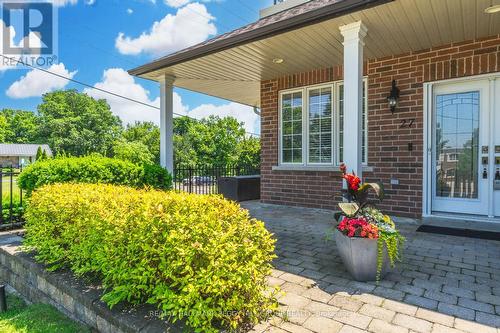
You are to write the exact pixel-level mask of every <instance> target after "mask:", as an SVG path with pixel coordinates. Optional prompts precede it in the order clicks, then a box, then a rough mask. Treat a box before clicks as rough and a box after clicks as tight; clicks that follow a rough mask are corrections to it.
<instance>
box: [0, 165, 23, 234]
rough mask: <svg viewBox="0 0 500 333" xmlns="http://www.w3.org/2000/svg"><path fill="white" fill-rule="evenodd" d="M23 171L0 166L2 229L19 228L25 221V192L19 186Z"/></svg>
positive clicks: (0, 224)
mask: <svg viewBox="0 0 500 333" xmlns="http://www.w3.org/2000/svg"><path fill="white" fill-rule="evenodd" d="M21 171H22V170H21V169H14V168H12V167H9V168H5V167H2V166H0V184H1V186H0V207H1V213H0V229H6V228H9V227H18V226H20V225H22V224H23V223H24V219H23V212H24V207H23V191H22V190H21V189H20V188H19V187H18V186H17V177H18V176H19V174H20V173H21Z"/></svg>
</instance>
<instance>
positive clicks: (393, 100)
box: [387, 80, 399, 113]
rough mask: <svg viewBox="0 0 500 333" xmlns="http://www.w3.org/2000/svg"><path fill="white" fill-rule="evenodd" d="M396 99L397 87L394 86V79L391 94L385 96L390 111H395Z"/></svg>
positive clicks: (397, 96) (397, 94)
mask: <svg viewBox="0 0 500 333" xmlns="http://www.w3.org/2000/svg"><path fill="white" fill-rule="evenodd" d="M398 100H399V88H398V87H396V80H392V89H391V94H390V95H389V96H387V101H388V102H389V106H390V108H391V112H392V113H394V111H396V107H397V106H398Z"/></svg>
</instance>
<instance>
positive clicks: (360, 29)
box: [340, 21, 367, 177]
mask: <svg viewBox="0 0 500 333" xmlns="http://www.w3.org/2000/svg"><path fill="white" fill-rule="evenodd" d="M366 32H367V29H366V27H365V26H364V25H363V23H362V22H361V21H358V22H354V23H350V24H347V25H344V26H341V27H340V33H341V34H342V36H344V163H345V164H346V165H347V168H348V169H347V171H348V172H351V170H354V172H356V174H357V175H358V176H359V177H361V176H362V171H363V165H362V150H361V143H362V130H363V127H362V120H363V117H362V115H363V114H362V112H363V47H364V46H365V44H364V42H363V39H364V38H365V36H366Z"/></svg>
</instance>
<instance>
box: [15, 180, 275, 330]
mask: <svg viewBox="0 0 500 333" xmlns="http://www.w3.org/2000/svg"><path fill="white" fill-rule="evenodd" d="M26 220H27V223H26V236H27V238H26V241H25V245H26V246H27V249H29V250H35V251H36V252H37V259H38V260H40V261H42V262H44V263H46V264H48V265H49V267H50V268H52V269H57V268H61V267H69V268H70V269H71V270H72V271H73V272H75V273H76V274H77V275H89V274H90V275H92V276H98V277H100V278H101V279H102V283H103V285H104V287H105V288H106V290H107V293H106V294H105V295H104V297H103V300H104V301H106V302H107V303H108V304H109V305H110V306H112V305H115V304H117V303H118V302H121V301H128V302H131V303H134V304H139V303H145V302H147V303H151V304H157V305H158V306H159V309H160V310H162V313H164V314H165V315H167V316H173V318H185V319H186V321H187V323H188V324H189V325H190V326H191V327H192V328H193V330H195V331H198V332H202V331H203V332H215V331H217V330H218V329H219V328H235V327H237V326H240V325H242V324H244V323H249V322H255V321H256V320H257V319H259V318H261V317H262V316H264V315H266V314H269V311H270V310H273V309H275V302H274V300H273V298H272V293H269V290H268V289H267V287H266V282H265V280H266V279H265V277H266V275H268V274H269V273H270V271H271V265H270V262H271V260H272V259H273V258H274V257H275V256H274V242H275V241H274V240H273V239H272V235H271V234H270V233H269V232H268V231H267V230H266V229H265V227H264V224H263V223H262V222H260V221H257V220H255V219H251V218H250V216H249V214H248V212H247V211H246V210H243V209H241V208H240V207H239V205H238V204H236V203H233V202H230V201H228V200H225V199H223V198H222V197H219V196H208V195H205V196H203V195H196V194H187V193H176V192H173V191H156V190H147V189H145V190H137V189H132V188H128V187H124V186H113V185H103V184H100V185H95V184H55V185H48V186H44V187H42V188H40V189H38V190H36V191H34V192H33V194H32V196H31V199H30V204H29V206H28V208H27V212H26Z"/></svg>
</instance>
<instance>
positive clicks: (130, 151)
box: [113, 140, 155, 164]
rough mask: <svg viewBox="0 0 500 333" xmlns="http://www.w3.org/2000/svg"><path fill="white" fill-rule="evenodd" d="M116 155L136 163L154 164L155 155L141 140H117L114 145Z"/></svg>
mask: <svg viewBox="0 0 500 333" xmlns="http://www.w3.org/2000/svg"><path fill="white" fill-rule="evenodd" d="M113 153H114V157H116V158H119V159H122V160H125V161H130V162H132V163H135V164H153V163H154V158H155V157H154V155H153V154H152V153H151V152H150V151H149V149H148V147H147V146H146V145H145V144H143V143H142V142H139V141H133V142H128V141H125V140H117V141H116V142H115V145H114V146H113Z"/></svg>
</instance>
